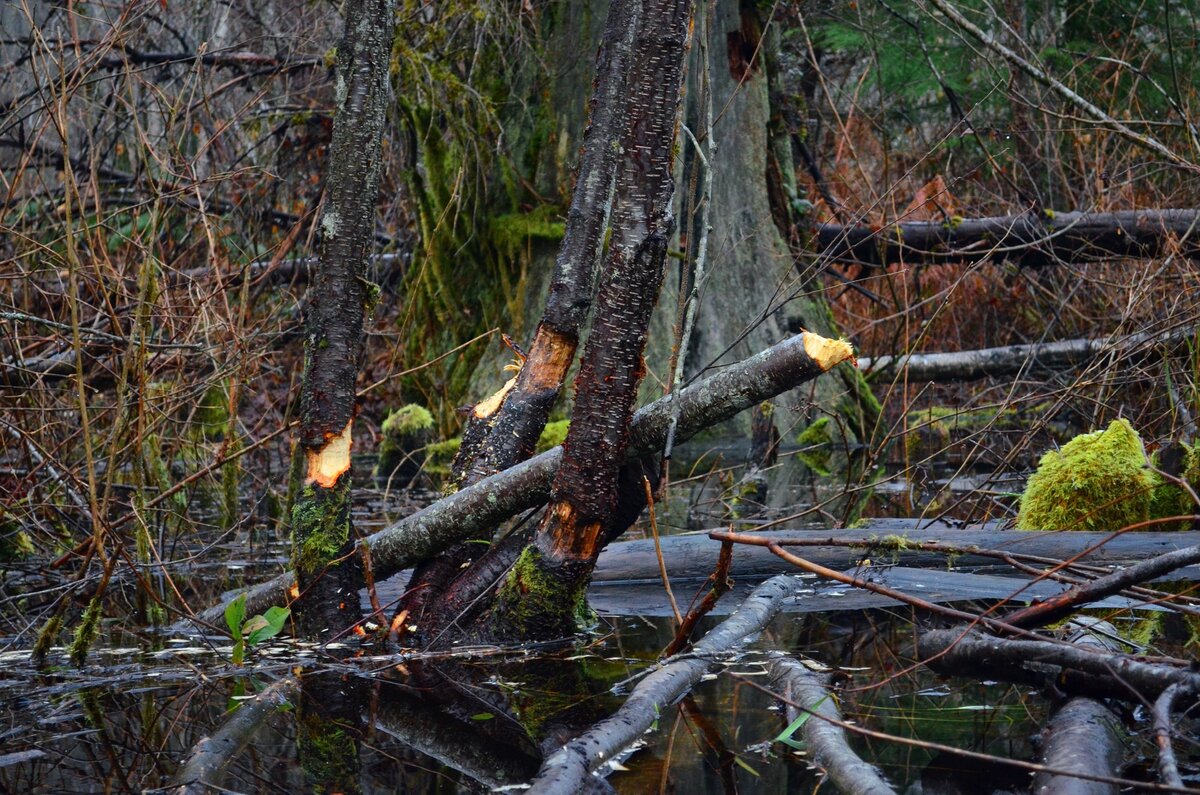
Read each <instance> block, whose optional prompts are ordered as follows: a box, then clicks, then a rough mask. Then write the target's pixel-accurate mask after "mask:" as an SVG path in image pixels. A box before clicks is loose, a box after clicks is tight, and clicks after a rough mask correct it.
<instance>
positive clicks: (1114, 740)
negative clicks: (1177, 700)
mask: <svg viewBox="0 0 1200 795" xmlns="http://www.w3.org/2000/svg"><path fill="white" fill-rule="evenodd" d="M1071 624H1072V626H1076V627H1079V631H1078V632H1076V633H1075V635H1074V636H1073V637H1072V638H1070V642H1071V643H1074V644H1075V645H1077V646H1082V647H1090V648H1095V649H1097V650H1100V651H1107V652H1115V651H1116V648H1115V646H1116V643H1115V642H1114V641H1113V640H1112V638H1115V637H1117V630H1116V627H1114V626H1113V625H1112V624H1109V623H1108V622H1106V621H1100V620H1097V619H1089V618H1080V619H1076V620H1075V621H1072V622H1071ZM1105 635H1107V637H1105ZM1169 689H1170V688H1168V690H1169ZM1042 736H1043V741H1042V754H1041V756H1042V764H1043V765H1045V766H1046V767H1047V768H1049V770H1048V771H1043V772H1040V773H1038V774H1037V776H1036V777H1035V778H1034V780H1033V792H1034V793H1035V794H1036V795H1117V793H1118V792H1120V791H1121V788H1120V787H1119V786H1118V785H1116V784H1114V783H1112V782H1111V781H1096V780H1092V779H1084V778H1080V777H1079V776H1078V775H1072V774H1073V773H1074V774H1078V773H1084V774H1091V775H1101V776H1105V777H1108V778H1116V777H1117V775H1118V774H1119V773H1120V772H1121V766H1122V763H1123V762H1124V758H1125V752H1124V747H1125V732H1124V729H1123V728H1122V726H1121V719H1120V717H1119V716H1118V715H1117V714H1116V713H1114V712H1113V710H1112V708H1111V707H1109V706H1108V704H1106V703H1105V702H1104V701H1103V700H1101V699H1093V698H1083V697H1078V696H1077V697H1075V698H1072V699H1069V700H1067V702H1066V703H1064V704H1062V705H1061V706H1059V707H1058V708H1057V709H1055V710H1054V714H1053V715H1052V716H1051V718H1050V720H1049V721H1048V722H1047V724H1046V729H1045V731H1044V732H1043V735H1042ZM1051 771H1053V772H1051Z"/></svg>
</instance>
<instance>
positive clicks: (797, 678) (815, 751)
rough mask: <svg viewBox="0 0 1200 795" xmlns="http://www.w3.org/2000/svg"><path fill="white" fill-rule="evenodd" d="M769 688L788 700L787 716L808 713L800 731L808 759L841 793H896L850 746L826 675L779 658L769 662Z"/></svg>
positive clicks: (789, 718)
mask: <svg viewBox="0 0 1200 795" xmlns="http://www.w3.org/2000/svg"><path fill="white" fill-rule="evenodd" d="M770 674H771V689H772V690H776V691H779V692H780V693H781V695H782V696H783V697H784V699H786V702H787V719H788V721H789V723H790V722H792V721H795V720H797V719H798V718H799V717H800V716H801V715H802V714H805V713H807V714H808V715H809V719H808V720H807V721H805V722H804V725H803V727H802V728H801V731H802V732H803V734H804V744H805V746H806V748H807V749H808V758H809V761H810V762H811V763H812V764H814V765H816V766H817V767H818V768H819V769H820V770H822V771H823V772H824V773H825V775H826V776H827V777H828V779H829V781H830V782H832V783H833V786H834V787H836V788H837V789H838V791H840V792H841V793H842V794H843V795H896V790H895V789H893V788H892V786H891V785H890V784H888V783H887V782H886V781H884V779H883V777H882V776H881V775H880V774H879V771H878V770H876V769H875V767H874V765H870V764H868V763H867V762H865V761H863V759H862V758H861V757H860V756H859V755H858V754H856V753H854V749H853V748H851V747H850V743H848V742H847V741H846V732H845V730H844V729H842V727H841V723H842V715H841V711H840V710H839V709H838V707H837V702H836V701H835V700H834V698H835V697H834V695H833V692H832V691H831V690H830V689H829V685H828V682H827V681H826V680H827V679H828V676H827V675H822V674H818V673H816V672H814V671H812V670H809V668H808V667H807V666H805V665H804V664H803V663H801V662H800V661H798V660H793V659H791V658H789V657H781V658H779V659H777V660H775V661H774V662H772V663H771V668H770Z"/></svg>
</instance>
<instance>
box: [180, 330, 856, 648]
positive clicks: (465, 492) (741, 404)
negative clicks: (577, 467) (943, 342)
mask: <svg viewBox="0 0 1200 795" xmlns="http://www.w3.org/2000/svg"><path fill="white" fill-rule="evenodd" d="M830 343H831V341H830V340H827V339H825V338H824V337H821V336H818V335H816V334H811V333H809V332H803V333H801V334H797V335H795V336H793V337H790V338H788V339H786V340H784V341H783V342H781V343H779V344H778V345H774V346H772V347H770V348H768V349H767V350H765V351H762V352H761V353H758V354H756V355H754V356H751V357H750V358H749V359H746V360H744V361H742V362H739V363H738V364H736V365H733V366H732V367H729V368H727V369H725V370H723V371H722V372H720V373H718V374H717V375H714V376H712V377H711V378H707V379H705V380H703V381H701V382H699V383H696V384H693V385H691V386H689V387H687V388H685V389H683V390H680V391H679V392H678V393H674V397H673V398H671V399H668V398H660V399H659V400H656V401H655V402H654V403H651V404H650V405H649V406H646V407H645V408H643V409H642V410H641V411H639V412H637V413H636V414H635V415H634V417H633V422H632V424H631V425H632V427H631V428H630V434H629V447H628V454H629V455H628V457H629V458H631V459H632V458H638V457H641V456H643V455H646V454H647V453H651V452H655V451H657V450H659V449H661V447H662V445H663V443H664V442H665V441H666V434H667V428H668V426H669V425H670V422H671V413H672V406H671V403H672V401H673V400H675V401H678V403H679V423H678V425H677V427H676V431H675V434H676V439H677V440H683V439H687V438H690V437H691V436H693V435H695V434H696V433H698V432H699V431H701V430H703V429H705V428H708V427H710V426H713V425H716V424H718V423H721V422H723V421H725V420H727V419H729V418H730V417H733V416H734V415H735V414H737V413H738V412H740V411H742V410H744V409H747V408H750V407H751V406H754V405H757V404H758V403H761V402H762V401H764V400H767V399H769V398H772V397H774V396H776V395H778V394H781V393H782V392H785V391H787V390H789V389H792V388H794V387H796V386H798V385H800V384H802V383H804V382H805V381H810V380H812V379H813V378H816V377H817V376H818V375H820V374H822V373H823V372H825V371H826V370H828V369H830V368H831V367H833V366H834V365H836V364H838V363H839V362H840V361H842V359H833V358H830V353H829V349H828V348H827V345H829V344H830ZM838 352H839V353H841V349H840V348H839V349H838ZM561 459H562V448H561V447H555V448H554V449H552V450H548V451H546V452H545V453H542V454H541V455H538V456H534V457H533V458H530V459H528V460H526V461H523V462H522V463H520V464H518V465H517V466H515V467H512V468H510V469H506V470H505V471H503V472H500V473H497V474H495V475H492V476H491V477H488V478H485V479H483V480H481V481H479V482H477V483H475V484H473V485H471V486H467V487H466V488H463V489H462V490H460V491H458V492H455V493H454V494H451V495H449V496H448V497H445V498H443V499H441V500H438V501H437V502H435V503H434V504H433V505H430V506H429V507H427V508H424V509H422V510H420V511H417V512H416V513H414V514H412V515H410V516H407V517H405V518H404V519H401V520H400V521H398V522H395V523H393V524H392V525H390V526H388V527H386V528H384V529H383V530H380V531H379V532H377V533H374V534H373V535H371V536H369V537H367V538H366V539H365V541H366V542H367V543H368V544H369V545H370V548H371V563H372V566H373V568H374V572H375V577H376V579H378V580H382V579H384V578H386V577H389V576H391V575H393V574H395V573H396V572H398V571H401V570H402V569H405V568H408V567H410V566H412V565H413V564H415V563H416V562H418V561H420V560H424V559H425V558H428V557H430V556H432V555H434V554H436V553H437V552H440V551H441V550H443V549H446V548H447V547H449V546H451V545H452V544H455V543H457V542H459V541H461V540H463V539H464V538H469V537H470V536H471V534H473V533H476V532H479V531H480V530H481V529H484V528H488V527H495V526H497V525H499V524H500V523H501V522H503V521H504V520H506V519H508V518H509V517H511V516H515V515H516V514H518V513H520V512H522V511H526V510H529V509H531V508H535V507H537V506H539V505H541V504H543V503H544V502H545V501H546V499H547V497H548V496H549V493H550V483H551V481H552V480H553V477H554V473H555V472H556V471H557V469H558V464H559V461H560V460H561ZM710 569H711V567H710ZM707 573H708V572H707V570H706V571H705V572H704V574H702V575H700V576H701V577H703V576H706V575H707ZM293 583H294V579H293V577H292V574H291V573H290V572H285V573H283V574H281V575H279V576H277V577H275V578H274V579H272V580H269V581H267V582H264V583H261V584H259V585H256V586H254V587H253V588H251V589H249V590H248V591H245V593H246V594H247V596H246V614H247V615H254V614H256V613H261V612H262V611H264V610H266V609H267V608H268V607H270V606H271V605H273V604H284V603H287V602H288V601H290V597H289V596H288V591H289V589H290V588H291V587H292V585H293ZM238 593H241V592H235V593H231V594H228V595H227V596H226V598H224V599H223V600H222V601H221V603H220V604H218V605H215V606H214V607H211V608H209V609H207V610H205V611H203V612H202V613H200V614H199V615H198V616H197V620H198V621H199V622H200V623H202V624H210V625H216V626H222V625H223V621H224V618H223V616H224V610H225V605H226V604H228V602H229V601H232V600H233V599H234V598H236V597H237V596H238Z"/></svg>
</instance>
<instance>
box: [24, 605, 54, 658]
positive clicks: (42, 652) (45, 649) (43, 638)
mask: <svg viewBox="0 0 1200 795" xmlns="http://www.w3.org/2000/svg"><path fill="white" fill-rule="evenodd" d="M60 632H62V616H61V615H58V614H55V615H53V616H51V617H50V620H49V621H47V622H46V623H45V624H43V625H42V628H41V630H40V631H39V632H38V636H37V642H35V643H34V644H33V651H32V652H30V654H29V659H30V660H32V661H33V663H34V664H35V665H41V664H42V663H43V662H45V661H46V656H47V655H48V654H49V653H50V647H52V646H53V645H54V642H55V641H57V640H58V633H60Z"/></svg>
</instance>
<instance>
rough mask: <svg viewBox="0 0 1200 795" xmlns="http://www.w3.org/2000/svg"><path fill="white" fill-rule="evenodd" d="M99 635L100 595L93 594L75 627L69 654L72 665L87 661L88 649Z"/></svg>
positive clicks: (79, 664)
mask: <svg viewBox="0 0 1200 795" xmlns="http://www.w3.org/2000/svg"><path fill="white" fill-rule="evenodd" d="M99 635H100V597H98V596H93V597H92V601H90V602H88V606H87V608H86V609H85V610H84V611H83V616H82V617H81V618H80V619H79V626H77V627H75V636H74V637H73V638H71V647H70V650H69V656H70V659H71V664H72V665H78V666H81V665H83V664H84V662H86V661H87V654H88V650H89V649H91V648H92V643H94V642H95V640H96V638H97V637H99Z"/></svg>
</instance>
